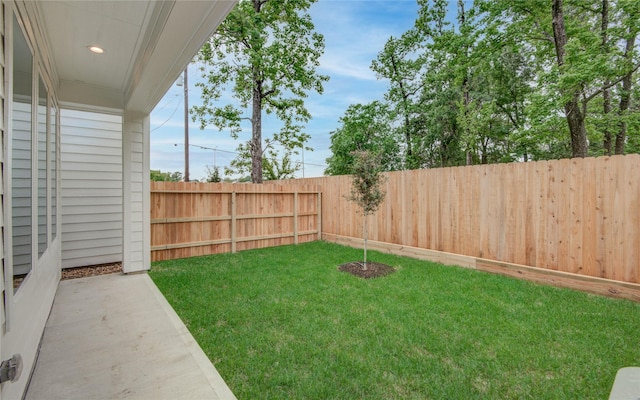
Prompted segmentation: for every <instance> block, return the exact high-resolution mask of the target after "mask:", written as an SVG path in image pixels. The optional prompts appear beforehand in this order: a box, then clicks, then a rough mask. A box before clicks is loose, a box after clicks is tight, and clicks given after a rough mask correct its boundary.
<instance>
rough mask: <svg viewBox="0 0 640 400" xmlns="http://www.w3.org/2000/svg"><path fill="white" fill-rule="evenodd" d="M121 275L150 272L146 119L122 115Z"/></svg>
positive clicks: (143, 116) (147, 129)
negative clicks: (122, 273)
mask: <svg viewBox="0 0 640 400" xmlns="http://www.w3.org/2000/svg"><path fill="white" fill-rule="evenodd" d="M122 136H123V137H122V150H123V152H122V158H123V185H124V205H123V213H124V215H123V216H124V221H123V238H124V241H123V260H122V268H123V270H124V272H125V273H131V272H138V271H146V270H148V269H150V268H151V255H150V253H151V247H150V246H151V244H150V236H151V234H150V228H149V227H150V225H149V224H150V216H149V214H150V207H149V201H150V200H149V197H150V196H149V151H150V149H149V140H150V135H149V115H148V114H142V113H136V112H125V114H124V122H123V135H122Z"/></svg>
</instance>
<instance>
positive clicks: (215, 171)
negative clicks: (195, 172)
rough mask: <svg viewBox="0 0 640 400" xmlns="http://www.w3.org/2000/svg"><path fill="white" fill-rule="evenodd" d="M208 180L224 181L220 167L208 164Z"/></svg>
mask: <svg viewBox="0 0 640 400" xmlns="http://www.w3.org/2000/svg"><path fill="white" fill-rule="evenodd" d="M206 169H207V179H206V181H207V182H210V183H218V182H222V177H221V176H220V167H218V166H216V167H210V166H208V165H207V167H206Z"/></svg>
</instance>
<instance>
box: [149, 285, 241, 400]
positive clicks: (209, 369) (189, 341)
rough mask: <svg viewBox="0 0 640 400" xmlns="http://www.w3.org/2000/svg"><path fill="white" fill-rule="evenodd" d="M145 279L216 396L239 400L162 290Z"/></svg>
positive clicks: (222, 399)
mask: <svg viewBox="0 0 640 400" xmlns="http://www.w3.org/2000/svg"><path fill="white" fill-rule="evenodd" d="M143 275H144V277H145V283H146V284H147V285H148V286H149V288H150V290H151V291H152V292H153V294H154V296H155V297H156V299H157V300H158V303H159V304H160V306H161V307H162V310H163V311H164V312H165V314H166V315H167V317H168V318H169V320H170V321H171V323H172V324H173V326H174V327H175V328H176V330H177V331H178V333H179V335H180V338H181V339H182V341H183V342H184V344H185V346H186V347H187V349H188V350H189V352H191V355H192V356H193V358H194V360H195V361H196V363H197V364H198V366H199V367H200V369H201V370H202V373H203V374H204V375H205V376H206V378H207V380H208V381H209V383H210V384H211V387H212V388H213V389H214V390H215V392H216V394H217V395H218V397H219V398H220V399H221V400H237V399H236V396H235V395H234V394H233V392H231V389H229V387H228V386H227V383H226V382H225V381H224V379H222V376H220V373H218V370H217V369H216V368H215V367H214V366H213V364H212V363H211V361H210V360H209V358H208V357H207V355H206V354H205V353H204V351H203V350H202V348H201V347H200V345H199V344H198V342H196V340H195V339H194V337H193V335H191V332H189V330H188V329H187V327H186V326H185V325H184V323H183V322H182V320H181V319H180V317H179V316H178V314H176V312H175V310H174V309H173V307H171V304H169V302H168V301H167V299H165V297H164V295H163V294H162V292H160V289H158V287H157V286H156V284H155V283H154V282H153V280H152V279H151V277H150V276H149V275H148V274H146V273H145V274H143Z"/></svg>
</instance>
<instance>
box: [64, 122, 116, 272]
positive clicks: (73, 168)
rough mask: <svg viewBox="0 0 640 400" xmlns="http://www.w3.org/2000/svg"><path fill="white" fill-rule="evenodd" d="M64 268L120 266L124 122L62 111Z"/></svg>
mask: <svg viewBox="0 0 640 400" xmlns="http://www.w3.org/2000/svg"><path fill="white" fill-rule="evenodd" d="M60 128H61V156H60V158H61V177H62V200H61V201H62V267H63V268H72V267H78V266H85V265H95V264H103V263H110V262H119V261H122V240H123V237H122V217H123V213H122V188H123V186H122V117H121V116H119V115H109V114H103V113H97V112H87V111H77V110H69V109H62V110H61V111H60Z"/></svg>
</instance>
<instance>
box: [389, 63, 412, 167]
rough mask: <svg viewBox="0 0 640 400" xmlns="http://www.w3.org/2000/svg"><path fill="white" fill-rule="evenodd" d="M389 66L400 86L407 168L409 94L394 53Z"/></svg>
mask: <svg viewBox="0 0 640 400" xmlns="http://www.w3.org/2000/svg"><path fill="white" fill-rule="evenodd" d="M391 67H392V68H393V75H394V76H396V77H398V86H399V87H400V95H401V96H402V108H403V110H402V113H403V114H404V115H403V116H404V136H405V141H406V144H407V150H406V151H405V164H406V166H407V167H408V168H412V167H413V165H412V158H413V156H412V155H413V153H412V149H411V127H410V125H409V106H408V105H407V99H408V97H409V94H408V93H407V91H406V90H405V88H404V83H403V82H402V78H401V77H400V73H399V72H398V66H397V64H396V58H395V55H394V54H391Z"/></svg>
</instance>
